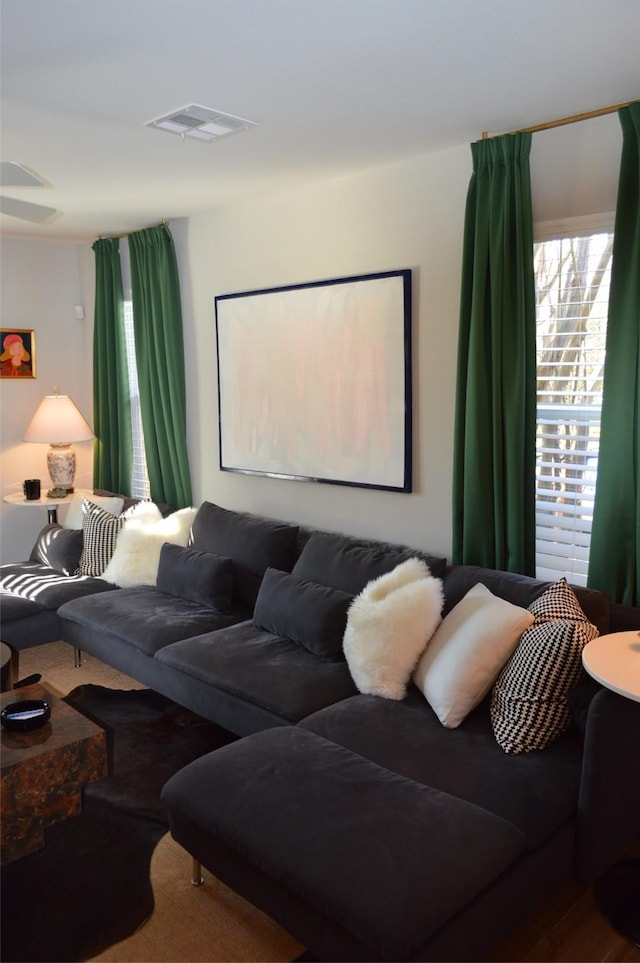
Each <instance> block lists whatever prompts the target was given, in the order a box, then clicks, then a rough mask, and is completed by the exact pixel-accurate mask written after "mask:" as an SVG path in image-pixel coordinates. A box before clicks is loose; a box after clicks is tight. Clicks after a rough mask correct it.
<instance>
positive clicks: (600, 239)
mask: <svg viewBox="0 0 640 963" xmlns="http://www.w3.org/2000/svg"><path fill="white" fill-rule="evenodd" d="M612 247H613V234H612V233H611V232H609V231H604V230H599V231H597V232H593V233H591V232H590V233H587V234H583V233H578V232H577V231H576V233H575V236H562V237H554V238H549V239H546V240H542V241H540V242H538V243H536V244H535V247H534V263H535V276H536V298H537V431H536V573H537V575H538V578H543V579H553V580H556V579H557V578H559V577H560V575H562V574H563V573H567V574H568V575H569V577H570V580H571V581H572V582H574V583H575V584H577V585H586V582H587V570H588V560H589V541H590V537H591V522H592V517H593V501H594V494H595V482H596V476H597V470H598V449H599V440H600V412H601V407H602V378H603V370H604V357H605V337H606V325H607V309H608V302H609V284H610V277H611V254H612Z"/></svg>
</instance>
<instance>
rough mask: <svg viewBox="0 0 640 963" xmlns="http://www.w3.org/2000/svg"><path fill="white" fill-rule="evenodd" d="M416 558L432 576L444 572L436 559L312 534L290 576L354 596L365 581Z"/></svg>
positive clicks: (326, 534)
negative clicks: (423, 562)
mask: <svg viewBox="0 0 640 963" xmlns="http://www.w3.org/2000/svg"><path fill="white" fill-rule="evenodd" d="M416 555H417V556H418V557H419V558H421V559H422V560H423V561H425V562H426V563H427V565H428V566H429V570H430V571H431V574H432V575H433V576H434V577H436V578H439V577H440V575H441V574H442V572H443V571H444V559H441V558H437V557H436V556H431V555H425V554H424V553H422V552H416V551H415V549H410V548H403V547H401V546H393V545H389V544H386V543H384V542H372V541H367V540H364V539H357V538H352V537H351V536H349V535H340V534H337V533H333V532H313V533H312V534H311V536H310V537H309V539H308V541H307V542H306V544H305V546H304V548H303V549H302V552H301V553H300V557H299V558H298V560H297V562H296V563H295V565H294V567H293V573H294V575H299V576H300V578H306V579H308V580H309V581H310V582H319V583H320V584H321V585H329V586H331V588H337V589H340V590H341V591H342V592H348V593H349V595H357V594H358V593H359V592H361V591H362V590H363V588H364V587H365V585H366V584H367V582H370V581H371V580H372V579H374V578H378V577H379V576H380V575H386V574H387V572H390V571H391V570H392V569H393V568H395V567H396V565H399V564H400V563H401V562H405V561H406V560H407V559H408V558H412V557H414V556H416Z"/></svg>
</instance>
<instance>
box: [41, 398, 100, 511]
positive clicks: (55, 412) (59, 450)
mask: <svg viewBox="0 0 640 963" xmlns="http://www.w3.org/2000/svg"><path fill="white" fill-rule="evenodd" d="M92 438H95V435H94V434H93V431H92V430H91V428H90V427H89V424H88V422H87V421H86V420H85V419H84V418H83V416H82V415H81V414H80V412H79V411H78V409H77V408H76V406H75V404H74V403H73V401H72V400H71V398H70V397H69V395H61V394H60V390H59V389H58V388H54V389H53V394H52V395H47V396H46V397H45V398H43V400H42V401H41V402H40V405H39V406H38V409H37V411H36V413H35V415H34V416H33V418H32V419H31V421H30V422H29V426H28V427H27V430H26V431H25V433H24V441H32V442H40V443H44V444H48V445H49V446H50V447H49V450H48V452H47V468H48V469H49V476H50V478H51V484H52V485H53V490H52V492H51V493H50V494H52V495H55V496H56V497H62V496H63V495H66V494H69V493H70V492H72V491H73V483H74V480H75V475H76V453H75V450H74V449H73V447H72V444H71V443H72V442H74V441H90V440H91V439H92Z"/></svg>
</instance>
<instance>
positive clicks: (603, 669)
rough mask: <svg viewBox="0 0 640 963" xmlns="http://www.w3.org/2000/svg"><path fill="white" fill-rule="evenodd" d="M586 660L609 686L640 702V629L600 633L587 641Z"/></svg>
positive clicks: (589, 668) (595, 675)
mask: <svg viewBox="0 0 640 963" xmlns="http://www.w3.org/2000/svg"><path fill="white" fill-rule="evenodd" d="M582 664H583V665H584V667H585V669H586V670H587V672H588V673H589V675H590V676H592V678H594V679H595V680H596V681H597V682H599V683H600V684H601V685H603V686H605V687H606V688H607V689H611V690H612V691H613V692H617V693H618V695H621V696H624V697H625V699H633V700H634V701H635V702H640V631H638V632H636V631H635V630H632V631H631V632H613V633H612V634H611V635H601V636H599V637H598V638H597V639H594V640H593V641H592V642H589V644H588V645H585V647H584V649H583V650H582Z"/></svg>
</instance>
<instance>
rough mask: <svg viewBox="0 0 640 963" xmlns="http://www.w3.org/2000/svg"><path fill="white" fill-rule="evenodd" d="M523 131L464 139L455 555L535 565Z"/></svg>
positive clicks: (496, 564)
mask: <svg viewBox="0 0 640 963" xmlns="http://www.w3.org/2000/svg"><path fill="white" fill-rule="evenodd" d="M530 150H531V135H530V134H528V133H520V134H508V135H506V136H504V137H495V138H491V139H490V140H482V141H478V142H477V143H475V144H472V145H471V152H472V156H473V174H472V177H471V182H470V185H469V192H468V195H467V205H466V214H465V227H464V246H463V263H462V294H461V308H460V329H459V344H458V380H457V387H456V424H455V440H454V466H453V472H454V483H453V484H454V489H453V561H454V562H455V563H458V564H473V565H483V566H487V567H489V568H498V569H505V570H507V571H512V572H521V573H523V574H527V575H529V574H533V573H534V571H535V430H536V320H535V313H536V307H535V279H534V268H533V216H532V209H531V182H530V175H529V154H530Z"/></svg>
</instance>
